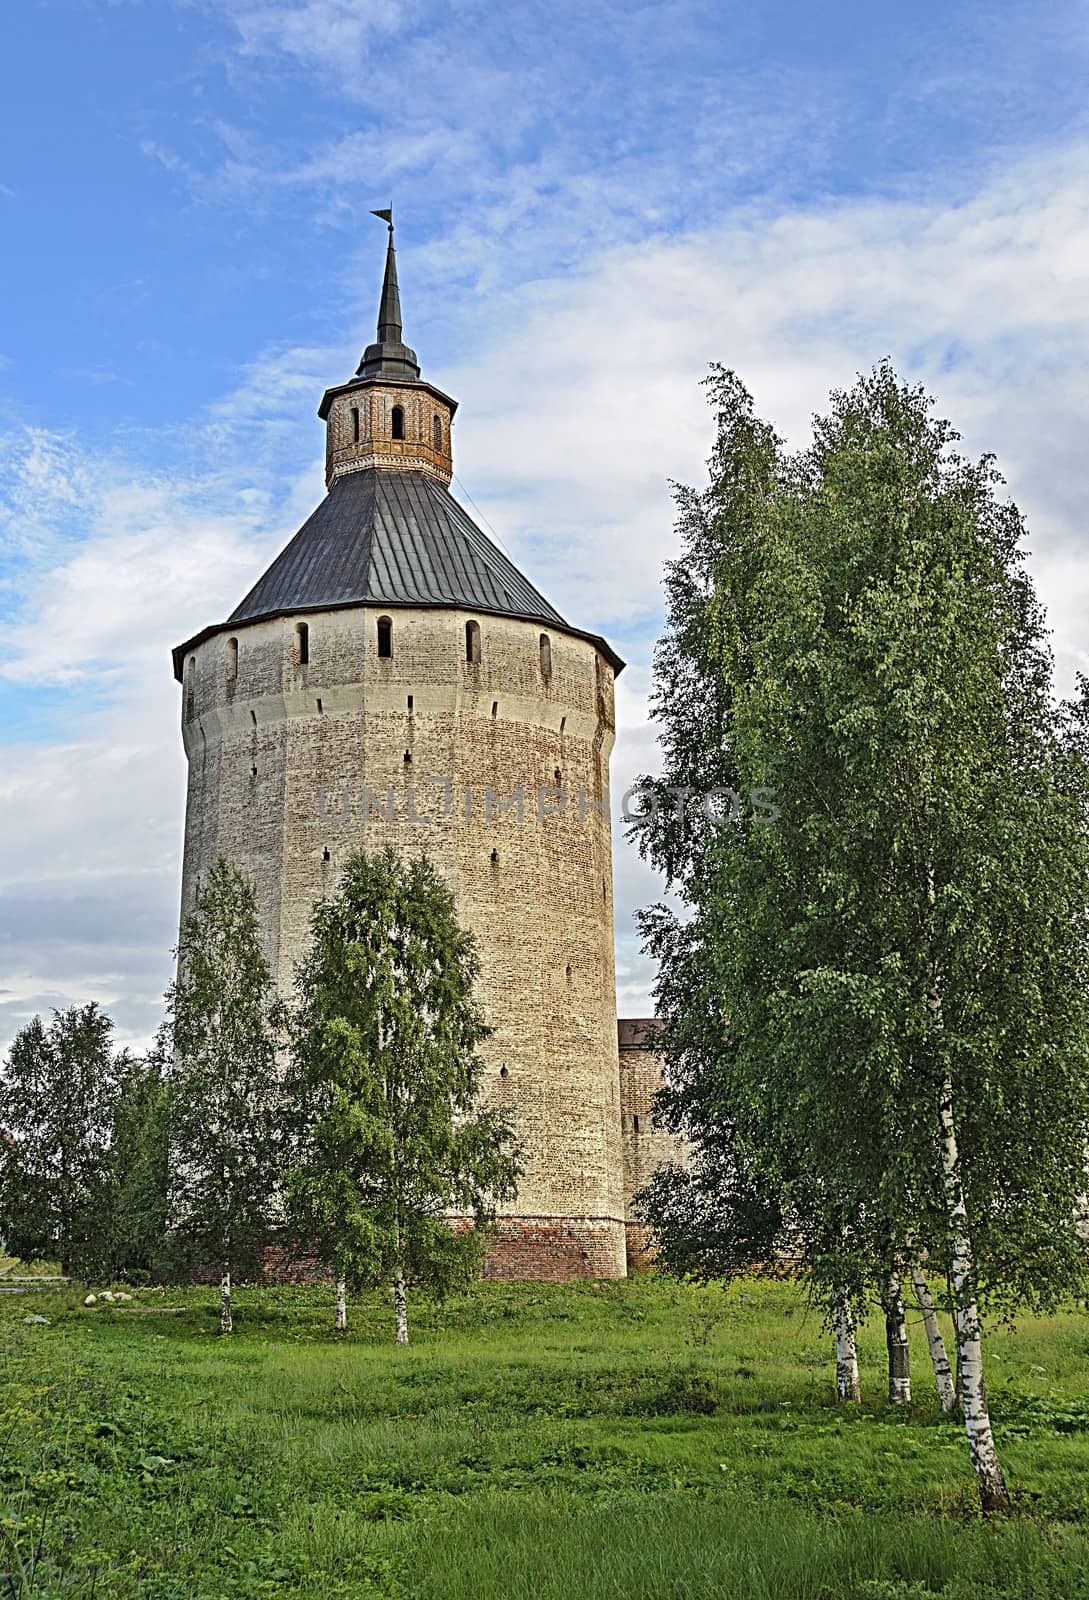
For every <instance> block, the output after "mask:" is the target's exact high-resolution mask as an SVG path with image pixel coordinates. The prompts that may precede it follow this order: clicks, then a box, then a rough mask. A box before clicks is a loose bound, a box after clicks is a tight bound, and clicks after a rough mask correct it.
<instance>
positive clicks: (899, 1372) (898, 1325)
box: [881, 1272, 911, 1406]
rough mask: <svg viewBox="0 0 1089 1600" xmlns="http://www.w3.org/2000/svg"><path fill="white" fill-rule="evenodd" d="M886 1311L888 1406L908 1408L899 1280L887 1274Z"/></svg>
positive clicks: (906, 1350)
mask: <svg viewBox="0 0 1089 1600" xmlns="http://www.w3.org/2000/svg"><path fill="white" fill-rule="evenodd" d="M881 1304H882V1306H883V1307H884V1311H885V1345H886V1347H887V1349H888V1353H889V1405H890V1406H909V1405H910V1404H911V1350H910V1347H909V1345H908V1336H907V1323H906V1321H905V1320H904V1296H903V1291H902V1289H901V1287H900V1276H899V1274H898V1273H896V1272H890V1273H889V1275H888V1278H887V1279H886V1280H885V1292H884V1294H883V1295H882V1296H881Z"/></svg>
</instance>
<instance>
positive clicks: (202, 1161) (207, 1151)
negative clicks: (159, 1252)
mask: <svg viewBox="0 0 1089 1600" xmlns="http://www.w3.org/2000/svg"><path fill="white" fill-rule="evenodd" d="M278 1023H279V1006H278V1004H277V1002H276V999H275V995H274V991H273V987H272V976H271V973H270V971H269V967H268V963H267V961H266V960H265V957H264V954H263V952H262V950H261V944H260V933H259V928H258V921H257V902H256V896H255V893H254V889H253V885H252V884H251V883H250V882H249V881H248V879H246V878H245V877H244V876H243V875H242V873H241V872H239V871H238V869H237V868H236V867H234V866H232V864H231V863H230V862H229V861H227V860H225V859H224V858H223V857H222V856H221V857H220V858H219V859H218V861H217V862H216V864H215V866H214V867H213V868H212V871H211V872H210V873H209V876H208V881H207V883H206V884H205V885H204V886H203V888H202V889H201V892H200V894H199V895H198V897H197V902H196V906H195V908H194V910H193V912H192V914H191V915H190V916H189V917H188V918H187V919H186V922H185V925H184V927H183V928H182V933H181V939H180V942H179V945H178V975H177V979H176V981H175V983H174V984H173V985H172V986H171V988H170V990H169V992H168V994H167V1021H166V1023H165V1025H164V1030H163V1039H162V1052H163V1055H164V1058H165V1059H166V1061H167V1062H168V1067H167V1077H166V1087H167V1093H168V1096H169V1163H170V1196H169V1217H170V1226H171V1233H172V1241H173V1243H174V1245H175V1247H176V1248H177V1249H178V1250H179V1252H180V1253H181V1254H182V1255H183V1257H184V1259H185V1261H186V1262H187V1263H193V1262H199V1263H200V1264H202V1265H207V1266H209V1267H212V1268H214V1269H216V1270H217V1271H218V1270H221V1269H223V1268H228V1269H229V1270H230V1271H231V1273H232V1274H238V1273H239V1272H241V1271H244V1270H246V1269H247V1268H250V1267H253V1266H254V1265H255V1263H256V1262H257V1260H258V1259H259V1257H260V1254H261V1251H262V1249H263V1247H264V1245H265V1243H266V1241H267V1238H268V1234H269V1229H270V1226H271V1224H272V1221H273V1212H274V1203H275V1191H276V1184H277V1181H278V1179H279V1178H280V1177H281V1176H282V1164H283V1134H282V1110H283V1108H282V1100H281V1096H280V1090H279V1075H278V1072H277V1067H276V1039H277V1026H278Z"/></svg>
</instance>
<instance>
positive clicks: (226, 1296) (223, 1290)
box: [219, 1267, 234, 1333]
mask: <svg viewBox="0 0 1089 1600" xmlns="http://www.w3.org/2000/svg"><path fill="white" fill-rule="evenodd" d="M219 1331H220V1333H233V1332H234V1321H233V1319H232V1317H231V1269H230V1267H224V1268H223V1276H222V1277H221V1278H220V1280H219Z"/></svg>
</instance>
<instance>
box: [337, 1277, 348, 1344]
mask: <svg viewBox="0 0 1089 1600" xmlns="http://www.w3.org/2000/svg"><path fill="white" fill-rule="evenodd" d="M347 1326H348V1290H347V1286H346V1284H345V1282H344V1279H343V1278H338V1279H337V1332H338V1333H343V1332H344V1330H345V1328H346V1327H347Z"/></svg>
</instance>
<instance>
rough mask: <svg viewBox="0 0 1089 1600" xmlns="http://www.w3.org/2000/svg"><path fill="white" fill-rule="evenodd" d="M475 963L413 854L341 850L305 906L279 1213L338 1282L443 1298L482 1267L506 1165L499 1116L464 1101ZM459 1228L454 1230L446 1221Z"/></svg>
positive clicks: (475, 1075)
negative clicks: (289, 1154)
mask: <svg viewBox="0 0 1089 1600" xmlns="http://www.w3.org/2000/svg"><path fill="white" fill-rule="evenodd" d="M477 971H478V963H477V958H476V953H475V949H474V946H473V942H472V939H471V937H470V936H469V935H468V934H467V933H465V932H464V931H463V930H462V929H461V928H460V927H459V926H458V923H457V919H456V916H455V913H454V904H453V898H452V896H451V894H450V891H449V890H448V888H447V887H446V886H445V884H444V883H443V882H442V880H441V878H440V877H439V876H438V874H437V872H436V871H435V869H434V868H433V867H432V865H431V864H430V863H429V862H428V861H427V860H426V859H422V858H421V859H415V860H410V861H402V860H401V859H400V858H399V857H398V856H397V855H396V854H395V853H394V852H393V851H390V850H387V851H384V852H382V853H381V854H376V855H370V856H368V855H366V854H365V853H363V852H357V853H356V854H354V855H353V856H352V857H351V858H350V860H349V862H348V864H347V866H346V868H345V872H344V876H343V879H342V881H341V884H340V888H339V890H338V892H337V894H336V895H335V896H334V897H333V898H332V899H330V900H326V901H323V902H321V903H319V905H318V906H317V907H316V908H315V911H314V915H313V920H312V946H311V950H310V953H309V955H308V956H307V958H306V960H305V961H304V962H303V963H302V965H301V967H300V970H299V974H298V979H297V996H298V1005H297V1010H296V1014H295V1017H294V1022H293V1029H292V1060H293V1070H292V1074H291V1082H290V1093H291V1097H292V1099H293V1102H294V1105H295V1108H296V1110H295V1125H296V1128H297V1151H296V1155H295V1159H294V1161H293V1165H292V1170H291V1174H290V1178H289V1183H288V1196H289V1208H290V1212H291V1216H292V1220H293V1223H294V1226H295V1229H296V1231H297V1233H298V1235H299V1237H300V1239H301V1240H303V1241H306V1242H308V1243H309V1244H310V1245H311V1246H313V1247H316V1248H317V1250H318V1252H319V1254H320V1256H321V1259H322V1260H323V1261H325V1262H326V1263H327V1264H328V1266H329V1267H330V1268H331V1269H332V1271H333V1273H334V1275H335V1276H336V1277H337V1278H342V1279H344V1280H345V1281H346V1283H347V1284H348V1285H349V1286H350V1287H352V1288H356V1289H358V1288H361V1287H363V1286H366V1285H372V1284H377V1283H379V1282H381V1281H383V1280H392V1281H396V1280H398V1279H402V1280H405V1281H407V1282H409V1283H414V1284H418V1285H421V1286H423V1287H425V1288H426V1289H427V1290H428V1291H429V1292H431V1293H433V1294H436V1295H439V1296H441V1295H443V1294H445V1293H446V1292H448V1291H449V1290H450V1289H451V1288H452V1287H454V1286H455V1285H460V1284H464V1283H465V1282H467V1281H468V1280H469V1279H470V1278H471V1277H472V1276H473V1275H474V1274H475V1273H476V1272H477V1271H479V1268H480V1266H481V1264H482V1260H483V1254H484V1250H485V1246H486V1240H487V1232H488V1227H489V1225H490V1223H491V1222H492V1220H493V1218H494V1215H495V1206H496V1203H497V1201H499V1200H503V1199H508V1198H510V1197H512V1195H513V1193H514V1186H515V1180H516V1177H517V1172H518V1167H517V1162H516V1159H515V1155H514V1153H513V1137H512V1134H511V1129H510V1126H509V1124H508V1122H507V1120H506V1119H505V1118H504V1117H503V1116H502V1115H500V1114H499V1113H497V1112H494V1111H488V1110H483V1111H482V1110H480V1109H478V1108H477V1107H476V1105H475V1101H476V1096H477V1089H478V1086H479V1081H480V1072H481V1063H480V1058H479V1056H478V1055H477V1047H478V1045H479V1044H480V1042H481V1040H482V1039H484V1038H485V1037H486V1035H487V1031H488V1030H487V1028H486V1027H485V1024H484V1022H483V1019H482V1017H481V1014H480V1012H479V1010H478V1008H477V1006H476V1004H475V1002H474V1000H473V984H474V981H475V979H476V976H477ZM450 1213H452V1214H454V1215H457V1216H459V1217H462V1218H468V1219H471V1220H472V1223H473V1226H472V1227H465V1228H461V1229H460V1230H455V1229H453V1228H451V1227H450V1226H449V1224H448V1222H447V1214H450Z"/></svg>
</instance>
